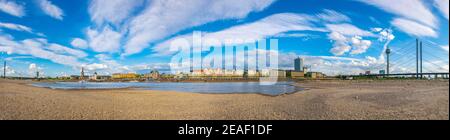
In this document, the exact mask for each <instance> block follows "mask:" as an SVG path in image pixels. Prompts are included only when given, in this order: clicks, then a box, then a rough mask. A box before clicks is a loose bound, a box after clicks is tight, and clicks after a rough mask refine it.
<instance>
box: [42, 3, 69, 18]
mask: <svg viewBox="0 0 450 140" xmlns="http://www.w3.org/2000/svg"><path fill="white" fill-rule="evenodd" d="M38 3H39V7H40V8H41V9H42V11H44V13H45V14H47V15H49V16H51V17H53V18H55V19H58V20H63V16H64V12H63V10H61V8H59V7H58V6H56V5H54V4H53V3H52V2H51V1H49V0H39V1H38Z"/></svg>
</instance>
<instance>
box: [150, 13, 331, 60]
mask: <svg viewBox="0 0 450 140" xmlns="http://www.w3.org/2000/svg"><path fill="white" fill-rule="evenodd" d="M316 20H317V19H316V18H314V17H311V16H308V15H302V14H291V13H282V14H275V15H271V16H269V17H266V18H264V19H261V20H259V21H255V22H253V23H248V24H243V25H237V26H234V27H231V28H228V29H224V30H221V31H218V32H213V33H204V34H202V36H203V38H204V39H217V40H219V41H221V43H222V44H224V41H225V40H227V39H241V40H243V41H244V42H243V43H251V42H245V41H255V40H257V39H265V38H267V37H270V36H276V35H278V34H280V33H284V32H287V31H305V30H309V31H325V30H324V29H321V28H317V27H315V26H314V25H313V24H312V23H311V22H312V21H316ZM179 38H184V39H187V40H190V41H192V34H186V35H181V36H178V37H175V38H172V39H169V40H166V41H164V42H162V43H160V44H158V45H156V46H155V47H154V48H153V51H154V52H155V53H156V54H155V55H170V54H172V53H174V52H170V50H169V47H170V43H171V42H172V41H174V40H176V39H179Z"/></svg>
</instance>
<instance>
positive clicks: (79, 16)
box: [0, 0, 449, 76]
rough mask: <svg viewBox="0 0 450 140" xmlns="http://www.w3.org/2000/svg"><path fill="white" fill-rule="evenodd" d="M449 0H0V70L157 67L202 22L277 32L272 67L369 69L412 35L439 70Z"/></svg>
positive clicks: (247, 32) (260, 33) (240, 31)
mask: <svg viewBox="0 0 450 140" xmlns="http://www.w3.org/2000/svg"><path fill="white" fill-rule="evenodd" d="M448 5H449V1H448V0H396V1H395V2H393V1H391V0H364V1H362V0H361V1H360V0H339V1H329V0H301V1H300V0H247V1H240V0H216V1H209V0H183V1H181V0H86V1H83V0H77V1H67V0H0V52H1V53H0V59H1V60H4V59H6V60H7V62H8V68H7V73H8V75H16V76H32V75H34V72H35V71H40V72H41V73H43V74H44V75H46V76H62V75H71V74H78V73H79V71H80V67H85V68H86V69H87V70H88V72H90V73H92V72H94V71H96V72H99V73H101V74H111V73H117V72H138V73H141V72H146V71H149V70H151V69H159V70H162V71H165V70H168V69H169V65H168V64H169V63H170V60H171V57H172V56H173V54H174V52H169V51H168V47H169V44H170V41H172V40H174V39H177V38H183V37H184V38H186V37H188V38H189V37H190V36H192V33H193V32H194V31H201V32H202V35H203V36H204V37H215V38H218V39H219V40H220V39H225V38H226V37H229V36H233V37H248V38H261V39H278V40H279V45H278V46H279V60H280V67H281V68H283V69H292V67H293V59H294V58H295V57H298V56H302V57H305V59H306V64H307V65H310V66H311V67H312V69H313V70H315V71H322V72H325V73H327V74H329V75H336V74H349V73H351V74H355V73H361V72H364V71H366V70H372V71H378V69H381V68H382V65H383V64H384V62H385V58H384V57H385V56H384V55H382V54H383V53H382V52H383V51H384V49H385V45H388V46H390V47H391V48H392V49H393V50H394V51H395V50H396V49H398V50H401V48H403V47H404V46H405V45H407V46H412V47H413V46H414V44H413V43H414V41H415V40H414V39H415V38H420V39H422V40H424V42H425V41H426V42H427V44H428V45H430V46H431V45H432V46H433V47H430V48H429V49H427V51H430V52H433V54H435V55H436V57H434V56H433V58H429V60H427V62H430V63H433V65H438V66H441V67H437V66H436V67H430V68H428V69H429V70H430V71H448V67H449V66H448V30H449V29H448V26H449V23H448V21H449V19H448V11H449V10H448ZM411 44H412V45H411ZM442 58H444V59H445V58H447V59H446V60H443V59H442ZM405 59H406V58H405ZM427 59H428V58H427ZM410 70H411V69H410V68H409V66H402V67H400V66H399V67H396V68H394V71H396V72H407V71H410ZM2 71H3V70H2ZM2 73H3V72H2Z"/></svg>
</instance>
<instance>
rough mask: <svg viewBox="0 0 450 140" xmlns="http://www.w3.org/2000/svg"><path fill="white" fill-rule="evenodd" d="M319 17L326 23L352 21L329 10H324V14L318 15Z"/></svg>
mask: <svg viewBox="0 0 450 140" xmlns="http://www.w3.org/2000/svg"><path fill="white" fill-rule="evenodd" d="M317 17H318V18H320V19H322V20H324V21H326V22H333V23H339V22H351V19H350V18H349V17H348V16H346V15H344V14H341V13H339V12H336V11H334V10H329V9H325V10H323V13H320V14H317Z"/></svg>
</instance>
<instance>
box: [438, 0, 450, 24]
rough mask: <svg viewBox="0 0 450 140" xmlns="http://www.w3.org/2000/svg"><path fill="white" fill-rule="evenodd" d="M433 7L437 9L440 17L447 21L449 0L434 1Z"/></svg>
mask: <svg viewBox="0 0 450 140" xmlns="http://www.w3.org/2000/svg"><path fill="white" fill-rule="evenodd" d="M434 6H435V7H436V8H438V9H439V10H440V11H441V13H442V15H443V16H444V17H445V18H447V20H448V12H449V8H448V7H449V0H434Z"/></svg>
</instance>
